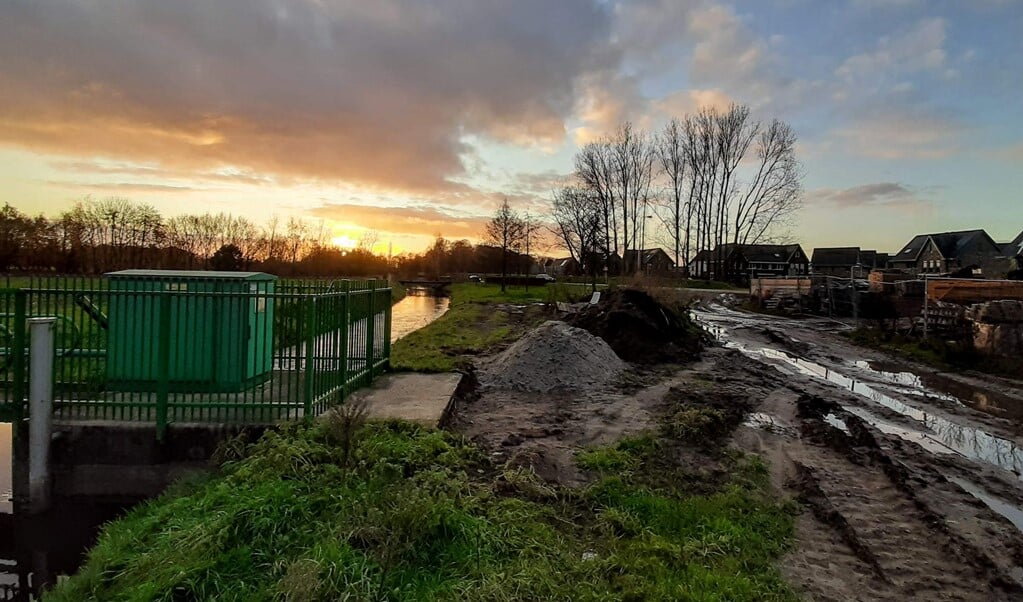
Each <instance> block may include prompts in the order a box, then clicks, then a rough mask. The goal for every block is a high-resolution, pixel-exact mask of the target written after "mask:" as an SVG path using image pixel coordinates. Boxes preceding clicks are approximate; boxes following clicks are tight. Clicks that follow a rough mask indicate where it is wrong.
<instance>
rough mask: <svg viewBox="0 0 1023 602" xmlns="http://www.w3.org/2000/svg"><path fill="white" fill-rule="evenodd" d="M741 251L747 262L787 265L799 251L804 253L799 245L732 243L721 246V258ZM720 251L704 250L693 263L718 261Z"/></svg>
mask: <svg viewBox="0 0 1023 602" xmlns="http://www.w3.org/2000/svg"><path fill="white" fill-rule="evenodd" d="M736 251H739V252H741V253H742V256H743V257H745V258H746V261H749V262H751V263H787V262H789V261H790V260H791V259H792V256H793V255H795V254H796V252H797V251H802V247H800V246H799V245H735V244H732V243H728V244H724V245H721V247H720V252H721V257H722V258H724V259H727V258H728V257H731V255H732V254H733V253H735V252H736ZM717 253H718V251H717V250H716V249H715V250H710V249H704V250H703V251H700V252H699V253H697V254H696V257H694V258H693V261H712V260H715V259H717V256H718V255H717Z"/></svg>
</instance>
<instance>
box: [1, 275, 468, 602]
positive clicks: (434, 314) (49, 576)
mask: <svg viewBox="0 0 1023 602" xmlns="http://www.w3.org/2000/svg"><path fill="white" fill-rule="evenodd" d="M449 302H450V299H448V298H447V297H438V296H435V295H432V294H428V293H427V292H426V291H421V290H417V289H410V290H409V291H408V295H407V296H406V297H405V298H404V299H402V300H401V301H399V302H398V303H396V304H395V305H394V307H393V308H392V312H391V341H392V342H393V341H396V340H398V339H400V338H401V337H403V336H405V335H407V334H409V333H410V332H413V331H415V330H418V329H420V328H422V327H424V326H426V325H427V324H429V323H430V322H433V321H434V320H436V319H437V318H439V317H440V316H442V315H443V314H444V312H446V311H447V310H448V304H449ZM11 439H12V436H11V424H10V423H4V422H0V602H5V601H7V600H28V599H29V598H27V597H26V596H25V593H24V592H27V591H36V590H37V589H38V587H39V586H40V585H45V584H49V583H53V582H54V580H55V579H57V578H59V576H60V575H67V574H70V573H73V572H74V571H75V570H77V568H78V566H79V564H80V563H81V561H82V556H83V554H84V552H85V550H87V549H88V548H89V546H91V545H92V543H93V542H94V541H95V538H96V535H97V533H98V531H99V528H100V527H101V526H102V525H103V524H104V523H105V522H108V521H110V520H112V519H113V518H116V517H117V515H118V514H120V513H121V512H123V511H124V510H125V509H126V508H127V507H128V504H126V503H123V502H121V503H111V502H110V501H109V500H105V501H93V500H76V501H75V502H74V503H67V502H65V503H62V504H60V505H58V506H56V507H55V508H53V509H52V510H51V511H49V512H47V513H45V514H43V515H42V516H38V517H32V518H28V517H18V516H15V515H14V513H13V512H14V507H13V502H12V496H13V477H12V468H13V466H12V464H13V462H12V456H13V453H12V447H11V445H12V441H11Z"/></svg>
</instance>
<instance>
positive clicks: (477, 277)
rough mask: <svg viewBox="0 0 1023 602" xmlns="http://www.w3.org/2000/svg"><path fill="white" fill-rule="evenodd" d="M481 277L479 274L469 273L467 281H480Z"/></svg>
mask: <svg viewBox="0 0 1023 602" xmlns="http://www.w3.org/2000/svg"><path fill="white" fill-rule="evenodd" d="M482 281H483V278H482V277H481V276H480V275H479V274H469V282H482Z"/></svg>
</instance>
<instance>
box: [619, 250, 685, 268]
mask: <svg viewBox="0 0 1023 602" xmlns="http://www.w3.org/2000/svg"><path fill="white" fill-rule="evenodd" d="M637 257H638V261H639V262H640V263H639V266H640V269H641V271H642V272H643V273H644V274H669V273H670V272H671V271H672V270H674V269H675V261H674V260H673V259H672V258H671V257H670V256H668V254H667V253H666V252H665V251H664V249H661V248H656V249H643V250H641V251H636V250H630V251H626V252H625V259H624V262H623V263H624V264H625V270H626V271H635V270H636V262H637Z"/></svg>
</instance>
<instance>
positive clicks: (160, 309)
mask: <svg viewBox="0 0 1023 602" xmlns="http://www.w3.org/2000/svg"><path fill="white" fill-rule="evenodd" d="M106 277H107V278H108V279H109V284H110V287H109V289H110V305H109V310H108V312H107V313H108V318H109V331H108V333H107V383H108V386H109V387H110V388H111V389H113V390H119V391H158V390H159V387H160V386H161V384H162V383H163V382H166V386H167V389H168V390H169V391H177V392H193V391H194V392H237V391H243V390H245V389H246V388H248V387H251V386H252V385H254V384H257V383H260V382H263V381H265V380H267V379H268V378H269V376H270V372H271V370H272V369H273V324H274V299H273V293H274V285H275V282H276V280H277V277H276V276H273V275H271V274H264V273H262V272H206V271H186V270H122V271H120V272H110V273H108V274H106ZM164 374H166V376H164Z"/></svg>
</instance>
